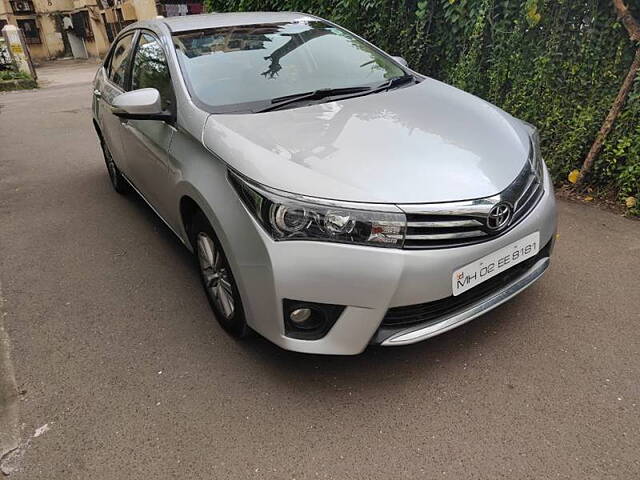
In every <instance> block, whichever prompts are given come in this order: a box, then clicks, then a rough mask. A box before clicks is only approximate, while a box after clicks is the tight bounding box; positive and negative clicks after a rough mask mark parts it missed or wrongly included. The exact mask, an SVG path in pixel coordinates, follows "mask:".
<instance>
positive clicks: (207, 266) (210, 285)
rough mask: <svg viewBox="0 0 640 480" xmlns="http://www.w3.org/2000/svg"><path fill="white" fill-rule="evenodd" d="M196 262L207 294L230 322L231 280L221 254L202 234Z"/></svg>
mask: <svg viewBox="0 0 640 480" xmlns="http://www.w3.org/2000/svg"><path fill="white" fill-rule="evenodd" d="M198 262H199V264H200V273H201V275H202V278H203V280H204V285H205V288H206V289H207V292H208V293H209V295H210V297H211V299H212V300H213V301H214V303H215V304H216V306H217V307H218V310H219V312H220V313H221V314H222V315H224V317H225V318H226V319H227V320H230V319H231V318H233V313H234V311H235V301H234V295H233V286H232V284H231V282H232V279H231V276H230V275H229V271H228V269H227V267H226V264H225V261H224V259H223V257H222V255H221V252H220V251H219V250H218V248H216V244H215V243H214V242H213V240H212V239H211V238H210V237H209V236H208V235H207V234H206V233H204V232H200V233H198Z"/></svg>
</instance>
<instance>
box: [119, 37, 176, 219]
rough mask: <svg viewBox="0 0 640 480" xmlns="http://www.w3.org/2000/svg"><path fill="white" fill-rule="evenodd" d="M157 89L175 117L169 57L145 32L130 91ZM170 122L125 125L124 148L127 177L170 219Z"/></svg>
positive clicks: (168, 109) (136, 51)
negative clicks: (167, 57)
mask: <svg viewBox="0 0 640 480" xmlns="http://www.w3.org/2000/svg"><path fill="white" fill-rule="evenodd" d="M141 88H155V89H156V90H158V91H159V92H160V99H161V102H162V108H163V110H166V111H169V112H171V113H173V114H174V115H175V95H174V91H173V86H172V84H171V75H170V74H169V66H168V65H167V60H166V55H165V53H164V50H163V49H162V45H160V42H159V40H158V39H157V38H156V37H155V36H154V35H152V34H151V33H149V32H146V31H142V32H141V33H140V35H139V37H138V44H137V47H136V49H135V53H134V56H133V65H132V69H131V86H130V90H138V89H141ZM175 131H176V130H175V128H174V127H173V125H171V124H170V123H167V122H164V121H160V120H126V121H123V122H122V148H123V152H124V154H125V155H126V156H127V167H128V172H127V175H129V177H130V178H131V180H132V181H133V182H134V184H135V186H136V188H137V189H138V190H139V191H140V192H141V193H142V194H143V195H144V196H145V198H146V200H147V201H148V202H149V203H151V205H152V206H153V208H155V209H156V211H157V212H158V213H159V214H160V216H162V217H164V218H166V215H167V213H168V212H169V211H170V207H171V205H170V200H169V199H170V198H172V197H171V195H170V194H169V193H168V189H169V147H170V145H171V139H172V138H173V134H174V133H175Z"/></svg>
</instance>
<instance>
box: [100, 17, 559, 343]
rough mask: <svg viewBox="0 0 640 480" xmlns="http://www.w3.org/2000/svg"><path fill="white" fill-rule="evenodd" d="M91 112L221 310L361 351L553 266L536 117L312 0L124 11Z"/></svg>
mask: <svg viewBox="0 0 640 480" xmlns="http://www.w3.org/2000/svg"><path fill="white" fill-rule="evenodd" d="M93 123H94V126H95V129H96V131H97V134H98V138H99V140H100V144H101V146H102V149H103V151H104V157H105V161H106V165H107V169H108V172H109V176H110V179H111V182H112V184H113V187H114V189H115V190H116V191H117V192H119V193H125V192H127V191H130V190H134V191H135V192H137V193H138V194H140V195H141V196H142V197H143V198H144V199H145V201H146V202H147V203H148V204H149V205H150V206H151V208H152V209H153V210H154V211H155V212H156V213H157V214H158V216H160V218H162V220H163V221H164V222H165V223H166V224H167V225H168V227H169V228H170V229H171V230H173V232H174V233H175V234H176V235H177V237H178V238H179V239H180V240H181V241H182V242H183V243H184V245H185V246H186V247H187V248H188V249H189V250H191V251H193V252H194V256H195V258H196V260H197V261H196V262H195V263H196V264H197V266H198V269H199V272H200V276H201V279H202V284H203V286H204V290H205V292H206V295H207V297H208V300H209V303H210V304H211V307H212V309H213V312H214V314H215V317H216V318H217V319H218V321H219V323H220V325H221V326H222V327H223V328H224V329H225V330H226V331H228V332H230V333H231V334H232V335H235V336H238V337H241V336H244V335H246V334H247V333H249V332H251V331H255V332H258V333H259V334H260V335H263V336H264V337H266V338H267V339H269V340H270V341H272V342H273V343H275V344H277V345H279V346H281V347H283V348H285V349H289V350H295V351H299V352H308V353H324V354H357V353H359V352H362V351H363V350H364V349H365V348H366V347H367V345H370V344H374V345H385V346H393V345H405V344H409V343H414V342H418V341H421V340H424V339H426V338H430V337H433V336H435V335H438V334H441V333H443V332H446V331H447V330H450V329H452V328H454V327H457V326H459V325H462V324H464V323H465V322H468V321H470V320H472V319H474V318H476V317H478V316H479V315H481V314H483V313H485V312H487V311H489V310H491V309H492V308H495V307H496V306H498V305H500V304H501V303H503V302H505V301H507V300H508V299H510V298H512V297H513V296H515V295H517V294H518V293H520V292H522V291H523V290H524V289H525V288H527V287H528V286H530V285H531V284H532V283H533V282H535V281H536V280H537V279H538V278H540V277H541V276H542V274H543V273H544V271H545V270H546V269H547V267H548V265H549V258H550V256H551V252H552V249H553V244H554V236H555V230H556V209H555V201H554V194H553V186H552V183H551V180H550V177H549V174H548V172H547V169H546V167H545V165H544V162H543V160H542V158H541V155H540V150H539V140H538V135H537V133H536V130H535V128H533V127H532V126H531V125H528V124H526V123H524V122H522V121H520V120H517V119H515V118H513V117H512V116H510V115H509V114H507V113H505V112H504V111H502V110H500V109H499V108H497V107H495V106H493V105H491V104H489V103H487V102H485V101H483V100H481V99H479V98H476V97H474V96H472V95H470V94H467V93H465V92H462V91H460V90H457V89H456V88H453V87H451V86H449V85H446V84H444V83H441V82H438V81H436V80H433V79H431V78H428V77H425V76H423V75H420V74H418V73H417V72H414V71H412V70H411V69H410V68H409V67H408V66H407V64H406V62H405V61H404V60H403V59H402V58H399V57H391V56H389V55H388V54H386V53H384V52H383V51H381V50H380V49H378V48H376V47H375V46H373V45H371V44H370V43H368V42H366V41H365V40H363V39H362V38H360V37H358V36H357V35H355V34H353V33H351V32H349V31H347V30H345V29H343V28H341V27H339V26H337V25H335V24H333V23H331V22H329V21H326V20H323V19H321V18H317V17H314V16H311V15H306V14H300V13H237V14H235V13H234V14H211V15H196V16H189V17H177V18H166V19H163V18H159V19H156V20H153V21H144V22H138V23H135V24H133V25H130V26H129V27H127V28H126V29H124V30H123V31H122V32H121V33H120V34H119V36H118V37H117V38H116V39H115V41H114V42H113V45H112V47H111V49H110V51H109V53H108V55H107V56H106V58H105V60H104V63H103V65H102V67H101V68H100V69H99V71H98V73H97V75H96V78H95V84H94V91H93Z"/></svg>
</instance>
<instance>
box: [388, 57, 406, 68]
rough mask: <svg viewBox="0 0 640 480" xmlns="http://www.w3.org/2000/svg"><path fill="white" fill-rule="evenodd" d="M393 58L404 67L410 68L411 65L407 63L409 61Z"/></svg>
mask: <svg viewBox="0 0 640 480" xmlns="http://www.w3.org/2000/svg"><path fill="white" fill-rule="evenodd" d="M391 58H393V59H394V60H395V61H396V62H398V63H399V64H400V65H402V66H403V67H407V68H409V64H408V63H407V61H406V60H405V59H404V58H402V57H391Z"/></svg>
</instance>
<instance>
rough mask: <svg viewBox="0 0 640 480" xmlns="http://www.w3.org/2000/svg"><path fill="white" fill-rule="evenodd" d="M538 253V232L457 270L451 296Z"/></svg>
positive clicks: (452, 280) (453, 279)
mask: <svg viewBox="0 0 640 480" xmlns="http://www.w3.org/2000/svg"><path fill="white" fill-rule="evenodd" d="M538 251H540V232H535V233H532V234H530V235H527V236H526V237H524V238H521V239H520V240H518V241H517V242H513V243H512V244H510V245H507V246H506V247H503V248H501V249H500V250H496V251H495V252H493V253H490V254H489V255H486V256H484V257H482V258H480V259H478V260H476V261H475V262H471V263H470V264H469V265H465V266H464V267H461V268H459V269H457V270H456V271H454V272H453V277H452V278H451V285H452V287H453V295H454V296H457V295H460V294H461V293H464V292H466V291H467V290H469V289H471V288H473V287H475V286H476V285H480V284H481V283H482V282H484V281H486V280H489V279H490V278H491V277H495V276H496V275H498V274H500V273H502V272H504V271H506V270H509V269H510V268H511V267H513V266H514V265H517V264H519V263H520V262H524V261H525V260H526V259H527V258H531V257H535V256H536V255H537V253H538Z"/></svg>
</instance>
